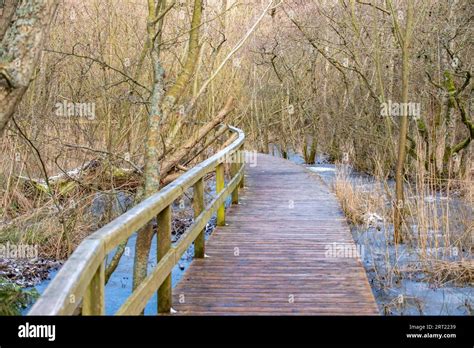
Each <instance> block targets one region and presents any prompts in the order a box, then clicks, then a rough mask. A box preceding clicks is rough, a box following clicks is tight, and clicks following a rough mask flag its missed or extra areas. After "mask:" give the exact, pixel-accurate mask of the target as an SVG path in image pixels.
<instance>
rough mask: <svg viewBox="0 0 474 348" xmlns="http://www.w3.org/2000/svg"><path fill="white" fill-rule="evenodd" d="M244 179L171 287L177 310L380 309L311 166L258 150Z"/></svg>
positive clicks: (341, 220) (339, 215) (202, 312)
mask: <svg viewBox="0 0 474 348" xmlns="http://www.w3.org/2000/svg"><path fill="white" fill-rule="evenodd" d="M245 185H246V187H245V188H244V189H243V190H242V191H241V193H240V194H241V196H240V197H239V198H240V204H238V205H232V206H231V207H230V208H228V210H227V211H226V221H225V222H226V225H225V226H219V227H218V228H217V229H216V230H215V231H214V232H213V233H212V235H211V236H210V238H209V240H208V241H206V255H207V256H208V257H206V258H203V259H195V260H194V261H193V262H192V264H191V266H190V268H189V269H188V270H187V272H186V274H185V275H184V277H183V279H182V280H181V281H180V283H179V284H178V285H177V286H176V288H175V289H173V309H174V310H176V311H177V313H176V314H177V315H179V314H182V315H186V314H187V315H326V314H327V315H376V314H378V313H379V312H378V310H377V305H376V303H375V300H374V297H373V295H372V292H371V289H370V286H369V283H368V280H367V276H366V274H365V270H364V268H363V266H362V264H361V261H360V259H359V258H358V257H357V255H356V253H355V251H356V250H357V249H356V247H355V244H354V241H353V239H352V236H351V233H350V231H349V227H348V225H347V223H346V221H345V219H344V216H343V214H342V212H341V209H340V206H339V204H338V202H337V200H336V198H335V196H334V195H333V194H332V193H331V192H330V190H329V188H328V187H327V186H325V185H324V184H323V183H322V182H321V180H320V179H319V178H318V177H317V176H316V175H315V174H313V173H310V172H309V171H308V170H306V169H305V168H303V167H301V166H298V165H296V164H293V163H292V162H290V161H287V160H284V159H280V158H276V157H272V156H268V155H261V154H259V155H258V158H257V165H256V166H255V167H251V166H249V165H247V168H246V176H245ZM334 243H336V244H334ZM341 248H345V250H346V252H345V253H342V252H341V250H342V249H341ZM337 251H339V255H338V254H336V252H337ZM352 251H353V252H352Z"/></svg>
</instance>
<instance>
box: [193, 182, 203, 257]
mask: <svg viewBox="0 0 474 348" xmlns="http://www.w3.org/2000/svg"><path fill="white" fill-rule="evenodd" d="M193 207H194V217H195V218H196V217H198V216H199V214H201V212H202V211H203V210H204V179H203V178H201V179H199V180H198V181H197V182H196V183H195V184H194V195H193ZM205 232H206V229H203V230H202V231H201V233H199V235H198V236H197V237H196V239H195V240H194V257H196V258H203V257H204V253H205Z"/></svg>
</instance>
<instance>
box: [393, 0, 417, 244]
mask: <svg viewBox="0 0 474 348" xmlns="http://www.w3.org/2000/svg"><path fill="white" fill-rule="evenodd" d="M413 1H414V0H408V8H407V12H406V23H405V32H404V34H403V35H400V36H399V42H400V46H401V48H402V103H403V105H407V103H408V82H409V71H410V55H409V53H410V42H411V35H412V26H413ZM392 15H393V12H392ZM396 27H398V25H397V26H396ZM396 30H397V29H396ZM407 111H408V108H406V107H404V108H403V115H402V116H401V120H400V134H399V140H398V161H397V167H396V172H395V197H396V202H395V203H396V204H395V209H394V229H395V230H394V241H395V243H401V242H402V241H403V236H402V231H401V229H402V221H403V207H404V205H405V200H404V193H403V181H404V177H405V159H406V146H407V144H406V143H407V134H408V115H407Z"/></svg>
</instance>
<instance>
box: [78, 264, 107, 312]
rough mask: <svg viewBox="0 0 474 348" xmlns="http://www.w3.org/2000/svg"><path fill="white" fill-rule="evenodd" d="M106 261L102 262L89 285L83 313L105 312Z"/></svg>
mask: <svg viewBox="0 0 474 348" xmlns="http://www.w3.org/2000/svg"><path fill="white" fill-rule="evenodd" d="M104 287H105V263H104V262H102V263H101V264H100V266H99V268H98V269H97V271H96V272H95V274H94V276H93V277H92V280H91V282H90V284H89V286H88V287H87V290H86V292H85V293H84V297H83V300H82V315H104V314H105V298H104V293H105V291H104Z"/></svg>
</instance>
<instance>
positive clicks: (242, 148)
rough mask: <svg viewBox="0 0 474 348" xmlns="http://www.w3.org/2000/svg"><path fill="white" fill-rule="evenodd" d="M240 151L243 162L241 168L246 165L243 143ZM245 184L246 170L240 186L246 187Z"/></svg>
mask: <svg viewBox="0 0 474 348" xmlns="http://www.w3.org/2000/svg"><path fill="white" fill-rule="evenodd" d="M239 153H240V157H241V158H242V164H241V166H240V167H241V168H243V167H244V166H245V153H244V144H242V146H241V147H240V149H239ZM244 185H245V172H242V180H240V185H239V186H240V187H241V188H244Z"/></svg>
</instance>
